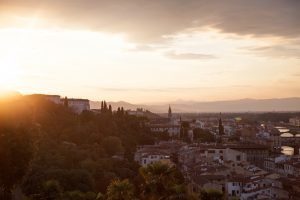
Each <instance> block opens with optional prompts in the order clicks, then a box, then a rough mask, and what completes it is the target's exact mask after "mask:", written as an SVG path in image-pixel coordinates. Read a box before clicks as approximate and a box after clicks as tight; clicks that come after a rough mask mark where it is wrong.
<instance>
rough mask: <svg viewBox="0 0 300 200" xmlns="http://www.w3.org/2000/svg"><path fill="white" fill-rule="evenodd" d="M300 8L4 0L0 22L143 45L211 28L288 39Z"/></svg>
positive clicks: (269, 1) (218, 0) (145, 0)
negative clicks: (38, 24) (30, 22)
mask: <svg viewBox="0 0 300 200" xmlns="http://www.w3.org/2000/svg"><path fill="white" fill-rule="evenodd" d="M299 10H300V1H299V0H264V1H262V0H251V1H246V0H230V1H223V0H209V1H207V0H152V1H149V0H126V1H124V0H110V1H107V0H64V1H61V0H43V1H40V0H26V1H24V0H1V4H0V13H2V17H1V16H0V17H1V19H0V24H2V25H3V26H7V25H11V24H12V23H16V24H19V25H20V22H16V21H14V20H15V19H14V18H13V16H25V17H26V16H29V17H30V16H33V15H34V16H36V17H41V18H43V19H45V20H46V21H48V22H49V23H50V25H51V26H58V27H63V28H85V29H90V30H95V31H103V32H113V33H124V34H125V35H127V37H128V38H129V39H131V40H134V41H135V42H139V43H159V42H161V41H163V40H164V39H165V37H164V36H166V35H172V34H176V33H178V32H181V31H184V30H186V29H189V28H195V29H197V28H202V27H207V26H209V27H213V28H217V29H220V30H221V31H223V32H227V33H235V34H239V35H254V36H264V35H272V36H282V37H289V38H290V37H298V36H299V35H300V20H299V19H300V12H299ZM4 15H5V16H12V17H11V18H10V20H8V19H7V18H5V17H3V16H4ZM21 24H22V23H21Z"/></svg>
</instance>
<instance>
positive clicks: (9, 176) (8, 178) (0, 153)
mask: <svg viewBox="0 0 300 200" xmlns="http://www.w3.org/2000/svg"><path fill="white" fill-rule="evenodd" d="M32 156H33V142H32V137H31V135H30V134H29V132H28V131H27V130H26V129H25V128H18V129H15V128H2V129H0V188H2V192H0V193H1V194H0V199H8V200H9V199H11V191H12V189H13V188H14V187H15V186H16V185H17V184H19V183H20V182H21V180H22V178H23V177H24V175H25V174H26V172H27V169H28V166H29V162H30V160H31V158H32Z"/></svg>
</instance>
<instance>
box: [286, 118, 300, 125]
mask: <svg viewBox="0 0 300 200" xmlns="http://www.w3.org/2000/svg"><path fill="white" fill-rule="evenodd" d="M289 122H290V125H292V126H300V117H293V118H290V120H289Z"/></svg>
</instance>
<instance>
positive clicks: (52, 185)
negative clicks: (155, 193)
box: [0, 96, 153, 199]
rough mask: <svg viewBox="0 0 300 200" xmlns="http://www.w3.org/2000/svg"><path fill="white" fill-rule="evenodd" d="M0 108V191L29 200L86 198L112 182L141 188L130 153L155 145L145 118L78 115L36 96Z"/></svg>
mask: <svg viewBox="0 0 300 200" xmlns="http://www.w3.org/2000/svg"><path fill="white" fill-rule="evenodd" d="M65 104H66V103H65ZM0 108H1V109H0V128H1V129H0V132H1V140H0V142H1V145H0V146H1V147H0V154H1V156H0V157H1V159H0V162H1V163H0V166H1V172H0V183H1V188H2V190H3V189H6V190H9V191H11V190H13V189H15V188H16V187H17V186H18V187H20V186H21V188H22V191H23V192H24V193H25V194H26V196H28V197H30V198H31V199H60V198H63V199H87V198H93V196H96V194H97V193H98V192H102V193H105V192H106V189H107V186H108V185H109V184H110V182H111V181H112V180H114V179H129V180H130V181H131V182H132V183H135V184H139V181H140V177H139V174H138V168H139V166H138V165H137V164H136V163H135V162H132V161H133V153H134V151H135V148H136V145H138V144H139V145H141V144H152V143H153V138H152V136H151V134H150V131H149V130H148V129H147V128H146V127H145V126H144V123H145V119H143V118H137V117H135V116H129V115H127V114H126V113H125V112H124V110H123V109H122V108H120V109H118V111H117V112H114V113H113V112H112V109H111V107H109V106H105V108H103V109H102V111H100V112H98V113H94V112H83V113H82V114H76V113H74V112H73V111H71V110H70V109H68V108H67V107H66V106H64V105H56V104H54V103H52V102H50V101H47V100H45V99H43V98H41V97H39V96H27V97H20V98H17V99H11V100H7V101H1V102H0ZM29 135H30V137H29ZM33 150H34V151H33ZM12 165H14V166H16V167H12ZM28 166H29V169H28ZM27 169H28V170H27ZM25 172H27V174H26V175H25ZM49 193H51V194H52V195H49ZM75 196H76V198H75ZM80 196H81V197H83V196H84V198H80Z"/></svg>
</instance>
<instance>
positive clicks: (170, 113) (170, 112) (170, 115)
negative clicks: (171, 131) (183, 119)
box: [168, 105, 172, 120]
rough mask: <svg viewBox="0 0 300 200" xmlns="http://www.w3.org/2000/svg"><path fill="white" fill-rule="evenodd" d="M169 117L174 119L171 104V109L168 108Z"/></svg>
mask: <svg viewBox="0 0 300 200" xmlns="http://www.w3.org/2000/svg"><path fill="white" fill-rule="evenodd" d="M168 118H169V119H170V120H171V119H172V109H171V106H170V105H169V110H168Z"/></svg>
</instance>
